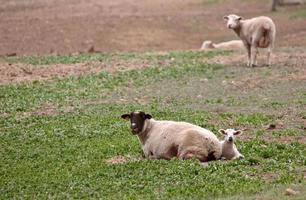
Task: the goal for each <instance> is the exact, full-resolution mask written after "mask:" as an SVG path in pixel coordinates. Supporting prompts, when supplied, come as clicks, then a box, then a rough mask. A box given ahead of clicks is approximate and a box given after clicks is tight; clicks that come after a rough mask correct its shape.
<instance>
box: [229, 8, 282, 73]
mask: <svg viewBox="0 0 306 200" xmlns="http://www.w3.org/2000/svg"><path fill="white" fill-rule="evenodd" d="M224 20H225V21H227V27H228V28H229V29H233V30H234V31H235V33H236V34H237V35H238V37H239V38H240V39H241V40H242V42H243V44H244V46H245V47H246V49H247V51H248V64H247V65H248V66H252V67H253V66H256V56H257V53H258V48H267V49H268V56H267V60H268V61H267V62H268V63H267V64H268V65H271V53H272V49H273V47H274V41H275V34H276V28H275V24H274V22H273V21H272V19H271V18H269V17H265V16H260V17H255V18H252V19H245V20H243V19H242V17H240V16H238V15H234V14H231V15H228V16H224Z"/></svg>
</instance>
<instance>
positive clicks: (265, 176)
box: [261, 172, 279, 182]
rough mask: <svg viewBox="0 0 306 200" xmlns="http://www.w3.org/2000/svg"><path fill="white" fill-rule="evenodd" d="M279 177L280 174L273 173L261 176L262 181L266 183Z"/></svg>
mask: <svg viewBox="0 0 306 200" xmlns="http://www.w3.org/2000/svg"><path fill="white" fill-rule="evenodd" d="M278 176H279V175H278V174H276V173H272V172H266V173H263V174H261V177H262V179H263V180H265V181H266V182H271V181H274V180H275V179H277V178H278Z"/></svg>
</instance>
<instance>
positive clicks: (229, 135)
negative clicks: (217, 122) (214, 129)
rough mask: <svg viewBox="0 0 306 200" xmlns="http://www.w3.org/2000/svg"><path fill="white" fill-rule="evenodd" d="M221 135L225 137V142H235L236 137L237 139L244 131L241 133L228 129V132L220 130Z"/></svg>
mask: <svg viewBox="0 0 306 200" xmlns="http://www.w3.org/2000/svg"><path fill="white" fill-rule="evenodd" d="M219 133H221V134H223V135H224V140H225V141H226V142H234V140H235V137H236V136H237V135H239V134H241V133H242V131H241V130H237V131H236V130H235V129H226V130H224V129H220V130H219Z"/></svg>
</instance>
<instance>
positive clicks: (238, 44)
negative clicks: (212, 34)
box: [201, 40, 244, 50]
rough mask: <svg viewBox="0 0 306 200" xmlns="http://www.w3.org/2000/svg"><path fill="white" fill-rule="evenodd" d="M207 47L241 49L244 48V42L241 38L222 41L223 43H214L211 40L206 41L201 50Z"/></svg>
mask: <svg viewBox="0 0 306 200" xmlns="http://www.w3.org/2000/svg"><path fill="white" fill-rule="evenodd" d="M206 49H223V50H240V49H244V45H243V42H242V41H241V40H231V41H227V42H221V43H218V44H216V43H213V42H212V41H210V40H207V41H204V42H203V44H202V46H201V50H206Z"/></svg>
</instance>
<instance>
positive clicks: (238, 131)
mask: <svg viewBox="0 0 306 200" xmlns="http://www.w3.org/2000/svg"><path fill="white" fill-rule="evenodd" d="M241 133H242V131H241V130H237V131H236V132H235V133H234V135H240V134H241Z"/></svg>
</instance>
